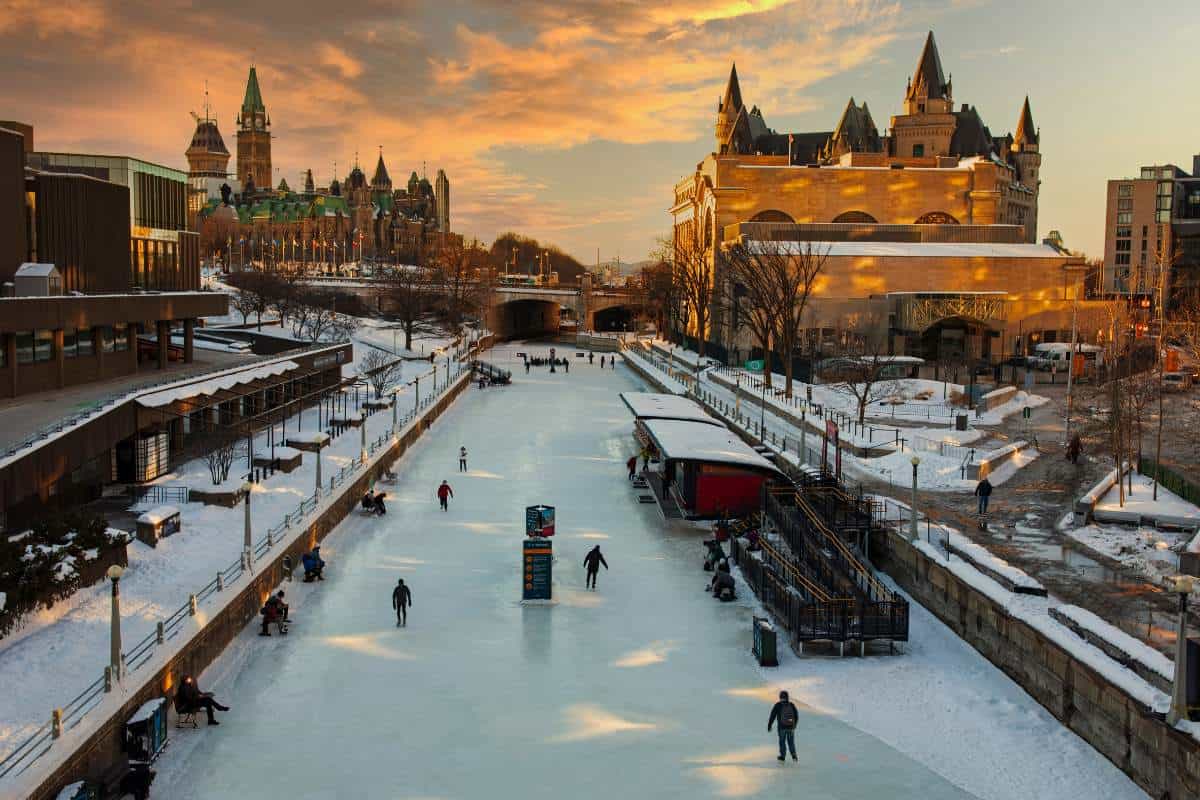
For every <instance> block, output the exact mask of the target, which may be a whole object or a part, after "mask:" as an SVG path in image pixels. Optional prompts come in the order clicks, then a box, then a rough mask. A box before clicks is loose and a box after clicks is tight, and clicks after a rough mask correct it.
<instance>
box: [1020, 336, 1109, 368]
mask: <svg viewBox="0 0 1200 800" xmlns="http://www.w3.org/2000/svg"><path fill="white" fill-rule="evenodd" d="M1075 352H1076V353H1077V354H1079V355H1081V356H1083V359H1084V364H1085V369H1087V370H1093V369H1096V368H1097V367H1102V366H1104V348H1103V347H1099V346H1097V345H1094V344H1077V345H1075ZM1070 362H1071V343H1070V342H1046V343H1044V344H1039V345H1037V346H1036V347H1034V348H1033V355H1032V356H1030V357H1029V360H1028V362H1027V363H1028V364H1029V366H1031V367H1033V368H1034V369H1040V370H1044V371H1046V372H1049V371H1050V370H1051V369H1053V370H1055V371H1056V372H1065V371H1066V369H1067V365H1068V364H1069V363H1070Z"/></svg>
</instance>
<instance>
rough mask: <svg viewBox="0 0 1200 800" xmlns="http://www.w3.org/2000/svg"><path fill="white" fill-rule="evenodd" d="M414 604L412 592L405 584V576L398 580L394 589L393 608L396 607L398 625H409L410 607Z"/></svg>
mask: <svg viewBox="0 0 1200 800" xmlns="http://www.w3.org/2000/svg"><path fill="white" fill-rule="evenodd" d="M411 605H412V592H410V591H409V589H408V587H407V586H406V585H405V584H404V578H401V579H399V580H398V581H396V588H395V589H392V608H394V609H396V627H399V626H401V625H408V607H409V606H411Z"/></svg>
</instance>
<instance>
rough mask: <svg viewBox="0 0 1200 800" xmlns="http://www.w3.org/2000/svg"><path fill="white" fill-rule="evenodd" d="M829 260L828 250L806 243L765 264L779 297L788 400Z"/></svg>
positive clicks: (785, 385)
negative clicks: (809, 312)
mask: <svg viewBox="0 0 1200 800" xmlns="http://www.w3.org/2000/svg"><path fill="white" fill-rule="evenodd" d="M828 257H829V248H828V247H826V248H824V249H821V248H820V247H818V246H814V245H813V243H812V242H804V243H803V244H802V245H800V246H799V247H798V248H797V249H796V252H795V253H794V254H771V257H770V258H768V259H767V261H766V265H767V266H768V272H769V273H770V280H771V283H773V284H774V290H775V292H776V294H777V297H778V305H779V312H778V316H777V324H778V341H779V347H780V350H781V351H782V353H783V365H784V366H783V369H784V386H783V390H784V394H785V395H786V396H787V397H791V396H792V361H793V359H794V357H795V356H796V354H797V353H798V352H799V351H800V349H801V347H802V346H803V336H804V311H805V309H806V308H807V307H808V300H809V298H810V297H812V293H813V290H814V289H815V288H816V284H817V279H818V278H819V277H820V275H821V270H823V269H824V268H825V261H826V259H827V258H828Z"/></svg>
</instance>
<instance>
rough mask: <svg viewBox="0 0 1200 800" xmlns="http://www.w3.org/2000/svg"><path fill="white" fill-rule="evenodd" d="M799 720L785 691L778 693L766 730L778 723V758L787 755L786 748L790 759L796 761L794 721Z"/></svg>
mask: <svg viewBox="0 0 1200 800" xmlns="http://www.w3.org/2000/svg"><path fill="white" fill-rule="evenodd" d="M799 721H800V711H799V710H797V708H796V704H795V703H793V702H792V701H791V700H789V699H788V693H787V692H786V691H784V692H780V693H779V702H778V703H776V704H775V707H774V708H772V709H771V716H770V718H769V719H768V720H767V732H768V733H770V732H771V726H772V725H773V724H775V722H778V723H779V760H780V761H783V759H784V757H785V756H786V755H787V752H786V751H785V747H786V750H790V751H791V753H792V761H796V760H797V758H796V723H797V722H799Z"/></svg>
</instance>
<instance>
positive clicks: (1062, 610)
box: [1051, 605, 1175, 684]
mask: <svg viewBox="0 0 1200 800" xmlns="http://www.w3.org/2000/svg"><path fill="white" fill-rule="evenodd" d="M1051 613H1052V614H1057V615H1059V616H1061V617H1065V618H1066V619H1068V620H1070V622H1071V623H1072V624H1074V625H1077V626H1079V628H1081V629H1082V630H1084V631H1086V632H1088V633H1091V634H1093V635H1095V636H1096V637H1098V638H1099V639H1102V640H1103V641H1105V642H1107V643H1108V644H1110V645H1112V646H1113V647H1114V648H1115V649H1117V650H1119V651H1120V652H1122V653H1124V654H1125V655H1126V656H1128V657H1129V658H1130V659H1131V660H1133V661H1136V662H1138V663H1139V664H1141V665H1143V666H1144V667H1145V668H1146V669H1147V670H1149V671H1150V672H1152V673H1154V674H1155V675H1156V676H1158V677H1160V678H1162V679H1164V680H1166V681H1167V682H1168V684H1170V683H1173V682H1174V680H1175V662H1173V661H1171V659H1169V658H1167V657H1166V656H1164V655H1163V654H1162V653H1160V652H1158V651H1157V650H1155V649H1154V648H1153V647H1151V646H1150V645H1148V644H1146V643H1145V642H1143V641H1141V640H1139V639H1135V638H1134V637H1132V636H1130V635H1129V634H1127V633H1126V632H1125V631H1123V630H1121V629H1120V628H1117V627H1116V626H1114V625H1110V624H1109V623H1107V622H1105V621H1104V620H1102V619H1100V617H1098V616H1096V615H1095V614H1093V613H1092V612H1091V611H1088V610H1087V609H1086V608H1080V607H1079V606H1070V605H1068V606H1058V607H1057V608H1053V609H1051Z"/></svg>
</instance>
